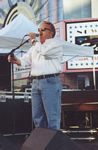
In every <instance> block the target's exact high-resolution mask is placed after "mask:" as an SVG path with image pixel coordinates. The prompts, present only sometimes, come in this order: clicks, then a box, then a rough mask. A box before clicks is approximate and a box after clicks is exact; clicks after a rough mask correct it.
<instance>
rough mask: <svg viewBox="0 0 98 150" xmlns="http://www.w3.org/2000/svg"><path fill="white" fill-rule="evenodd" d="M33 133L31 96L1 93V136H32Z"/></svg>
mask: <svg viewBox="0 0 98 150" xmlns="http://www.w3.org/2000/svg"><path fill="white" fill-rule="evenodd" d="M31 131H32V108H31V96H30V94H26V96H25V93H22V92H20V93H18V92H17V93H14V97H13V93H12V92H4V91H3V92H0V134H28V133H29V134H30V133H31Z"/></svg>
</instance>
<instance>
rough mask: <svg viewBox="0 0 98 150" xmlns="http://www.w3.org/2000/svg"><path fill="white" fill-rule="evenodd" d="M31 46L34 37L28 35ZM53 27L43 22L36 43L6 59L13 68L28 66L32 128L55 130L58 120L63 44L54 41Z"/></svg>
mask: <svg viewBox="0 0 98 150" xmlns="http://www.w3.org/2000/svg"><path fill="white" fill-rule="evenodd" d="M29 36H30V40H31V41H32V43H34V41H35V38H36V34H35V33H29ZM54 36H55V27H54V25H53V24H52V23H50V22H47V21H44V22H43V23H42V24H41V26H40V28H39V38H40V41H39V42H35V43H34V44H33V45H32V47H31V48H30V49H29V50H28V51H27V53H25V54H24V55H23V57H22V58H21V60H20V59H18V58H17V57H15V56H14V57H11V56H10V55H9V56H8V61H9V62H11V63H14V64H17V65H24V64H30V66H31V78H32V117H33V122H34V125H35V127H43V128H52V129H59V128H60V121H61V87H62V86H61V81H60V77H59V74H60V72H61V58H62V50H63V47H62V46H63V45H62V42H60V41H58V40H56V39H55V38H54Z"/></svg>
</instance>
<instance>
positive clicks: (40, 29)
mask: <svg viewBox="0 0 98 150" xmlns="http://www.w3.org/2000/svg"><path fill="white" fill-rule="evenodd" d="M46 30H48V31H51V29H48V28H44V29H42V28H39V29H38V31H39V32H44V31H46Z"/></svg>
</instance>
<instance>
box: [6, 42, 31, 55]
mask: <svg viewBox="0 0 98 150" xmlns="http://www.w3.org/2000/svg"><path fill="white" fill-rule="evenodd" d="M28 42H29V39H28V40H26V41H24V42H23V43H21V44H20V45H19V46H17V47H16V48H14V49H12V50H11V52H9V54H8V55H13V53H14V52H15V51H16V50H17V49H19V48H20V47H21V46H23V45H24V44H26V43H28Z"/></svg>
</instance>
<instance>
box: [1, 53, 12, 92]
mask: <svg viewBox="0 0 98 150" xmlns="http://www.w3.org/2000/svg"><path fill="white" fill-rule="evenodd" d="M0 90H5V91H10V90H11V63H9V62H8V61H7V54H6V53H2V54H0Z"/></svg>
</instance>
